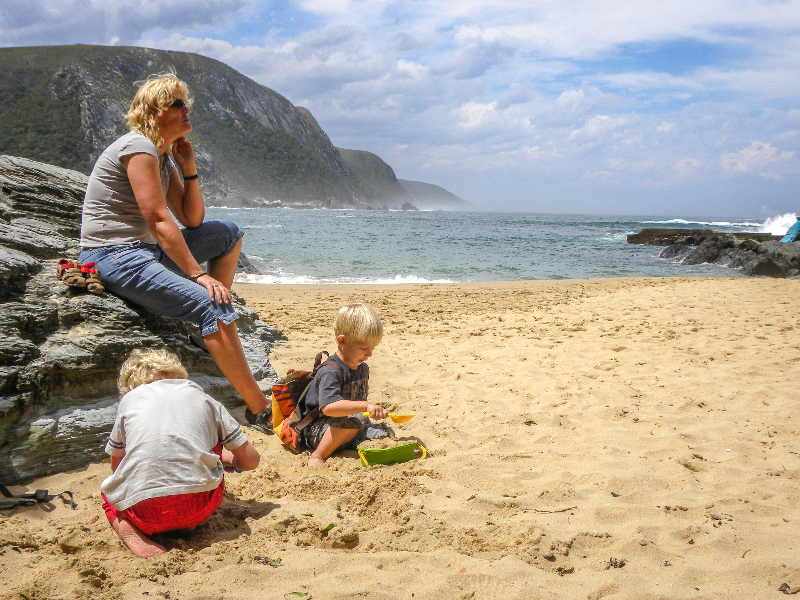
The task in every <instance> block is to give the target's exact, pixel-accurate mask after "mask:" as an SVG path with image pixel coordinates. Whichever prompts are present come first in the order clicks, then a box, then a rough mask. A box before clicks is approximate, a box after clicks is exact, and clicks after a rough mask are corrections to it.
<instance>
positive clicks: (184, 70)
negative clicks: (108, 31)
mask: <svg viewBox="0 0 800 600" xmlns="http://www.w3.org/2000/svg"><path fill="white" fill-rule="evenodd" d="M166 71H174V72H175V73H176V74H177V75H178V76H179V77H180V78H181V79H183V80H184V81H186V83H187V84H188V85H189V89H190V92H191V95H192V99H193V100H194V103H193V104H192V107H191V110H192V125H193V126H194V129H193V131H192V133H191V134H190V139H191V140H192V143H193V144H194V146H195V151H196V154H197V162H198V172H199V173H200V177H201V182H202V183H201V185H202V189H203V193H204V195H205V197H206V199H207V201H208V203H209V204H212V205H227V206H293V207H311V208H362V209H363V208H399V207H400V205H402V203H403V202H408V201H409V197H408V196H403V188H402V187H401V186H399V184H398V183H397V179H396V178H395V177H394V172H393V171H392V169H391V167H389V166H388V165H385V163H383V161H381V160H380V158H378V157H377V156H375V155H369V156H370V157H374V159H369V160H367V159H366V158H364V157H361V158H359V157H358V156H357V155H358V154H359V153H358V151H340V150H339V149H337V148H335V147H334V146H333V144H332V143H331V141H330V138H329V137H328V135H327V134H326V133H325V132H324V131H323V130H322V128H321V127H320V126H319V124H318V123H317V121H316V120H315V119H314V117H313V116H312V115H311V113H310V112H309V111H307V110H306V109H304V108H300V107H295V106H294V105H292V103H291V102H289V100H287V99H286V98H284V97H283V96H281V95H280V94H278V93H276V92H274V91H273V90H270V89H269V88H266V87H264V86H262V85H259V84H257V83H255V82H254V81H252V80H251V79H248V78H247V77H245V76H244V75H242V74H240V73H238V72H236V71H234V70H233V69H231V68H230V67H228V66H226V65H224V64H223V63H221V62H219V61H216V60H213V59H210V58H206V57H203V56H199V55H197V54H189V53H184V52H169V51H163V50H150V49H146V48H136V47H119V46H84V45H76V46H42V47H25V48H0V154H7V155H11V156H21V157H24V158H30V159H34V160H38V161H42V162H45V163H50V164H53V165H58V166H60V167H65V168H70V169H75V170H77V171H81V172H83V173H87V174H88V173H89V172H90V171H91V168H92V165H93V164H94V161H95V160H96V158H97V156H98V155H99V154H100V153H101V152H102V151H103V150H104V149H105V147H106V146H107V145H108V144H109V143H110V142H111V141H113V140H114V139H115V138H116V137H118V136H119V135H121V134H122V133H124V132H125V131H127V127H126V124H125V118H124V115H125V113H126V112H127V109H128V107H129V106H130V101H131V99H132V98H133V95H134V93H135V92H136V89H137V88H138V84H139V83H140V82H141V81H143V80H144V79H146V78H147V77H148V76H149V75H151V74H153V73H162V72H166ZM364 154H369V153H364ZM345 157H347V158H345ZM374 160H377V161H379V162H380V163H381V164H383V165H385V166H386V169H385V170H383V171H380V170H373V169H372V167H371V166H370V164H371V163H372V162H373V161H374ZM399 200H402V201H399ZM412 202H413V201H412Z"/></svg>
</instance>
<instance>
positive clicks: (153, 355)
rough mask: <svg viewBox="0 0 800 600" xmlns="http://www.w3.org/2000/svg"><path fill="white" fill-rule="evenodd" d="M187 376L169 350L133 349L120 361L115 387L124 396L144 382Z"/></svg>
mask: <svg viewBox="0 0 800 600" xmlns="http://www.w3.org/2000/svg"><path fill="white" fill-rule="evenodd" d="M188 376H189V374H188V373H187V372H186V369H185V368H184V367H183V365H182V364H181V361H180V359H178V357H177V355H175V354H173V353H172V352H170V351H169V350H165V349H163V348H160V349H158V350H134V351H133V352H131V354H130V356H129V357H128V359H127V360H126V361H125V362H124V363H122V367H121V368H120V370H119V379H117V388H118V389H119V393H120V394H122V395H123V396H124V395H125V394H127V393H128V392H130V391H131V390H133V389H135V388H137V387H139V386H140V385H144V384H145V383H152V382H154V381H158V380H159V379H186V378H187V377H188Z"/></svg>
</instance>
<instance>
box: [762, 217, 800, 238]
mask: <svg viewBox="0 0 800 600" xmlns="http://www.w3.org/2000/svg"><path fill="white" fill-rule="evenodd" d="M796 221H797V215H796V214H794V213H786V214H783V215H780V216H777V217H771V218H769V219H767V220H766V221H765V222H764V223H763V224H761V225H759V229H758V230H759V231H760V232H762V233H771V234H772V235H783V234H785V233H786V232H787V231H788V229H789V228H790V227H791V226H792V225H794V224H795V222H796Z"/></svg>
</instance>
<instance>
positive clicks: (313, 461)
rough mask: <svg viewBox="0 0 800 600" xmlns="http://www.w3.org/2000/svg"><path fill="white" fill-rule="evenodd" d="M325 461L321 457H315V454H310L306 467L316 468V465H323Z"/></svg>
mask: <svg viewBox="0 0 800 600" xmlns="http://www.w3.org/2000/svg"><path fill="white" fill-rule="evenodd" d="M324 464H325V459H324V458H322V457H321V456H317V455H316V454H312V455H311V458H309V459H308V466H309V467H316V466H317V465H324Z"/></svg>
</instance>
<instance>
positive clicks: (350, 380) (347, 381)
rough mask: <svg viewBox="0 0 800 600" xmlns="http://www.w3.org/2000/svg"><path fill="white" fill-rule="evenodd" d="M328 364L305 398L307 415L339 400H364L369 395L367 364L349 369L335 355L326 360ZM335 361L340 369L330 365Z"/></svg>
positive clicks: (319, 373)
mask: <svg viewBox="0 0 800 600" xmlns="http://www.w3.org/2000/svg"><path fill="white" fill-rule="evenodd" d="M328 361H329V363H328V364H325V365H323V366H321V367H320V368H319V371H317V374H316V375H315V376H314V379H313V380H312V382H311V387H310V388H309V389H308V394H306V398H305V410H303V414H304V415H307V414H308V413H310V412H311V411H312V410H314V409H315V408H317V407H319V408H323V407H325V406H327V405H328V404H332V403H334V402H337V401H339V400H342V399H344V400H364V401H366V399H367V396H368V394H369V367H368V366H367V363H361V364H360V365H358V368H357V369H351V368H350V367H348V366H347V365H346V364H344V361H342V359H341V358H339V357H338V356H337V355H336V354H334V355H333V356H331V357H330V359H328ZM330 361H336V363H337V364H338V365H339V368H340V369H341V372H340V371H339V369H337V368H336V365H332V364H330Z"/></svg>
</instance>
